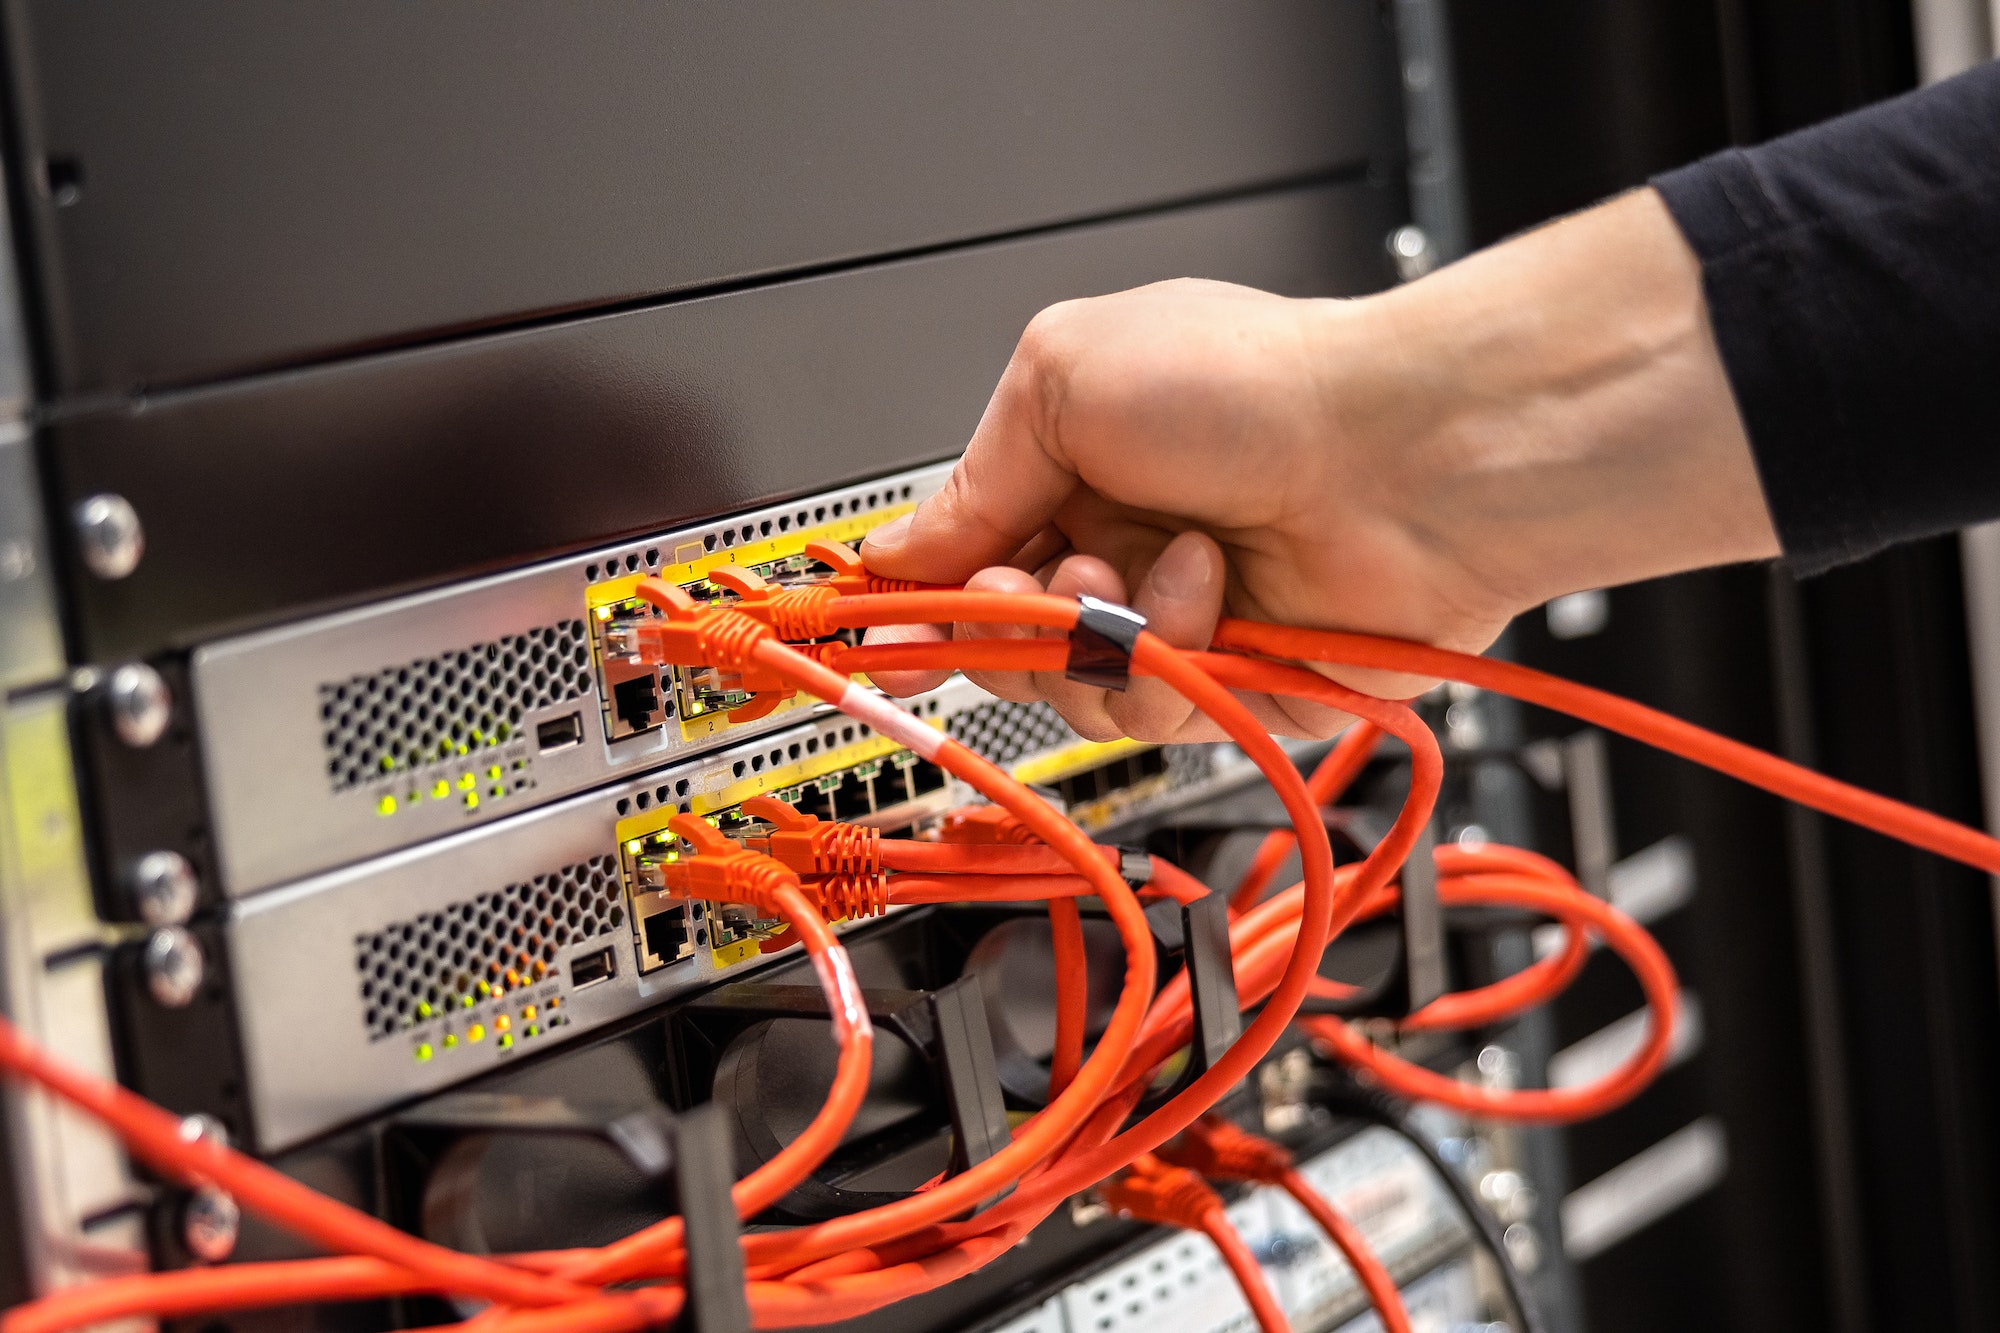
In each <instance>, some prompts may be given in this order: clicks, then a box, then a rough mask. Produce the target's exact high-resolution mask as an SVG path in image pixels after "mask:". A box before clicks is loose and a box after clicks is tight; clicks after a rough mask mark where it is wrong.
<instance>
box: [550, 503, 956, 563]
mask: <svg viewBox="0 0 2000 1333" xmlns="http://www.w3.org/2000/svg"><path fill="white" fill-rule="evenodd" d="M915 495H916V489H915V487H913V486H912V485H910V484H909V483H907V482H905V483H902V484H901V485H885V486H881V487H879V488H874V489H867V490H861V491H855V492H853V493H851V494H850V493H845V492H843V493H842V495H841V498H840V499H837V500H834V501H832V502H831V503H826V502H825V501H824V500H823V499H822V500H821V501H818V502H815V503H813V504H809V505H803V506H801V507H800V508H798V509H796V510H793V511H790V512H787V513H775V512H774V513H769V514H766V515H764V516H762V517H753V518H750V519H745V520H740V521H739V522H737V523H734V524H731V525H730V526H727V527H724V526H721V525H719V524H718V525H717V526H716V527H713V528H710V529H708V530H706V531H704V532H702V533H701V535H700V536H699V537H696V536H695V535H694V534H692V533H684V534H677V535H676V543H677V544H676V546H675V547H674V549H675V550H679V549H681V548H682V547H685V546H687V545H689V544H691V543H693V542H695V541H699V542H700V543H701V548H702V550H703V551H704V552H714V551H723V550H728V549H729V548H730V547H733V546H735V545H737V544H738V543H739V542H741V543H744V544H746V545H747V544H748V543H751V542H756V541H763V540H766V539H768V538H770V537H772V536H773V535H776V534H779V533H786V532H791V531H794V530H795V529H804V528H810V527H814V526H816V525H818V524H821V523H825V522H826V521H827V520H828V519H829V517H831V518H840V517H842V516H843V515H846V516H853V515H860V514H865V513H867V512H868V511H870V510H874V509H880V508H882V507H883V506H885V505H894V504H898V503H907V502H908V501H910V500H911V499H913V498H915ZM662 563H663V556H662V553H661V549H660V547H659V546H658V545H657V544H655V545H652V546H647V547H635V548H633V549H632V550H630V551H623V552H618V553H615V554H613V555H612V556H611V557H610V558H609V559H607V560H603V561H601V562H599V561H593V562H592V563H591V564H589V565H587V566H585V567H584V571H583V577H584V581H585V582H587V583H598V582H601V581H605V580H609V579H615V578H618V577H620V576H621V575H624V574H630V573H632V572H633V571H635V570H637V569H638V568H639V567H640V566H641V565H642V564H643V565H644V566H645V567H646V568H648V569H657V568H659V566H660V565H661V564H662Z"/></svg>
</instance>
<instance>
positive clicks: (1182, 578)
mask: <svg viewBox="0 0 2000 1333" xmlns="http://www.w3.org/2000/svg"><path fill="white" fill-rule="evenodd" d="M1214 581H1215V561H1214V559H1213V557H1212V556H1211V555H1210V547H1209V545H1208V543H1207V542H1205V541H1203V540H1201V539H1200V538H1199V537H1195V536H1193V535H1191V534H1187V533H1183V534H1182V535H1181V536H1179V537H1176V538H1174V539H1173V540H1172V541H1171V542H1169V543H1167V549H1166V550H1164V551H1162V552H1160V558H1159V559H1158V560H1156V561H1154V562H1153V569H1152V572H1151V573H1149V574H1147V575H1146V582H1147V583H1149V584H1151V585H1152V589H1153V594H1154V595H1155V596H1156V597H1159V598H1161V599H1163V600H1166V601H1173V602H1191V601H1194V600H1196V599H1198V598H1200V597H1202V596H1203V595H1204V594H1206V593H1207V592H1208V590H1209V585H1210V584H1211V583H1213V582H1214Z"/></svg>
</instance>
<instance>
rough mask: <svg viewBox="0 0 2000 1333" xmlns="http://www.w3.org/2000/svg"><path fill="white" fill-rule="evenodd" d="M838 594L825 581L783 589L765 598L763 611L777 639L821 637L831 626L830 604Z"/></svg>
mask: <svg viewBox="0 0 2000 1333" xmlns="http://www.w3.org/2000/svg"><path fill="white" fill-rule="evenodd" d="M839 597H840V590H839V589H838V588H835V587H833V586H832V585H831V584H825V583H808V584H805V585H803V586H801V587H797V588H783V589H780V590H778V591H776V592H773V593H772V594H771V595H770V597H769V598H767V599H766V600H765V603H764V607H765V614H766V616H768V618H769V623H770V626H771V630H772V632H773V633H774V634H776V635H777V636H778V637H779V638H781V639H823V638H825V637H826V636H827V635H829V634H831V633H833V631H834V629H835V626H834V624H833V623H832V621H833V614H832V613H833V603H834V602H835V601H836V600H838V599H839Z"/></svg>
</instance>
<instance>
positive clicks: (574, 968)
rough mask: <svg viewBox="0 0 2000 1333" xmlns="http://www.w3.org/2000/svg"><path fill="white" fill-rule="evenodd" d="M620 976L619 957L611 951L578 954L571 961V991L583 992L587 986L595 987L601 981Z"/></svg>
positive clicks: (601, 950) (602, 950)
mask: <svg viewBox="0 0 2000 1333" xmlns="http://www.w3.org/2000/svg"><path fill="white" fill-rule="evenodd" d="M617 975H618V955H617V954H616V953H614V952H612V951H611V950H610V949H599V950H597V951H596V952H594V953H586V954H578V955H577V956H576V957H574V958H572V959H570V960H569V984H570V989H571V990H582V989H583V988H584V987H585V986H595V985H596V984H597V983H598V982H600V981H609V980H611V978H613V977H615V976H617Z"/></svg>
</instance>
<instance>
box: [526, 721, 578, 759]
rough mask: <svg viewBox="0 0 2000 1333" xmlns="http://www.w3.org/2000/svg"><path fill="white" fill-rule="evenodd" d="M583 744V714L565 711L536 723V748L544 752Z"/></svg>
mask: <svg viewBox="0 0 2000 1333" xmlns="http://www.w3.org/2000/svg"><path fill="white" fill-rule="evenodd" d="M581 744H583V714H581V713H565V714H564V715H563V716H561V717H552V718H550V719H549V720H548V721H546V722H538V723H536V724H535V748H536V749H537V750H539V751H540V752H541V753H543V754H548V753H549V752H551V751H553V750H567V749H569V748H570V747H571V746H572V745H581Z"/></svg>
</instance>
